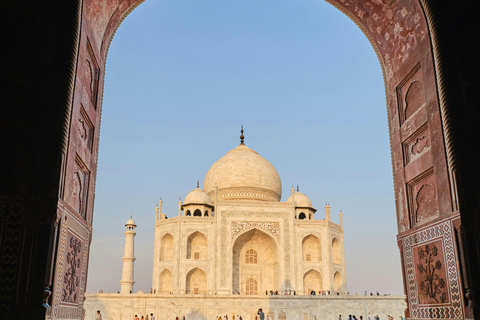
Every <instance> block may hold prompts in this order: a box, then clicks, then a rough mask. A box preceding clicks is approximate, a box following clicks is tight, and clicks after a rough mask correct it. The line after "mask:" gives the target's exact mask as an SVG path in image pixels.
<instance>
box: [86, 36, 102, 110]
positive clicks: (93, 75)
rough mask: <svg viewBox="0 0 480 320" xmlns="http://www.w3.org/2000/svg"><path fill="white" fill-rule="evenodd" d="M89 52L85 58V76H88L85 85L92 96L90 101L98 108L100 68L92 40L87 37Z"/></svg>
mask: <svg viewBox="0 0 480 320" xmlns="http://www.w3.org/2000/svg"><path fill="white" fill-rule="evenodd" d="M87 52H88V55H87V57H86V59H85V65H86V66H85V68H84V71H85V73H86V74H85V76H86V81H87V82H86V83H85V86H86V87H87V92H88V95H89V97H90V102H91V103H92V105H93V107H94V108H95V109H97V95H98V80H99V76H100V68H99V67H98V63H97V59H96V58H95V53H94V52H93V48H92V45H91V44H90V41H89V40H88V39H87Z"/></svg>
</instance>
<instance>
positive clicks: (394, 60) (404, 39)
mask: <svg viewBox="0 0 480 320" xmlns="http://www.w3.org/2000/svg"><path fill="white" fill-rule="evenodd" d="M338 5H339V6H344V7H345V9H346V10H347V11H349V12H351V13H352V14H353V15H354V16H355V19H357V20H360V21H361V23H362V24H363V25H364V26H365V28H366V29H367V32H368V33H369V35H370V36H371V37H372V40H373V42H374V44H375V45H376V46H377V48H378V49H379V51H380V53H381V56H382V58H383V62H384V65H385V73H386V78H387V81H388V80H389V79H390V78H391V77H392V76H393V73H394V72H395V71H397V70H398V69H399V68H400V66H401V64H402V63H403V62H405V60H407V58H408V57H409V56H410V53H411V52H412V51H413V50H414V49H415V48H416V46H417V44H418V43H419V42H421V41H422V40H423V39H424V38H425V37H426V36H427V32H426V24H425V20H424V18H423V12H422V11H421V9H420V8H419V6H418V4H417V3H415V2H414V1H413V0H410V1H403V2H402V5H401V6H399V3H398V1H358V0H340V1H339V3H338Z"/></svg>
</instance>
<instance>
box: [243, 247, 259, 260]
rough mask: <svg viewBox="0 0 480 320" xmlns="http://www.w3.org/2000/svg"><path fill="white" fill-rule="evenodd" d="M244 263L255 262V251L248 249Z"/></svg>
mask: <svg viewBox="0 0 480 320" xmlns="http://www.w3.org/2000/svg"><path fill="white" fill-rule="evenodd" d="M245 263H257V251H255V250H253V249H250V250H248V251H247V252H246V255H245Z"/></svg>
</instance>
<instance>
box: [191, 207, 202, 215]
mask: <svg viewBox="0 0 480 320" xmlns="http://www.w3.org/2000/svg"><path fill="white" fill-rule="evenodd" d="M193 216H194V217H201V216H202V211H200V210H198V209H197V210H195V212H194V213H193Z"/></svg>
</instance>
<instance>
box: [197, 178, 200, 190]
mask: <svg viewBox="0 0 480 320" xmlns="http://www.w3.org/2000/svg"><path fill="white" fill-rule="evenodd" d="M197 188H200V183H199V181H198V180H197Z"/></svg>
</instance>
